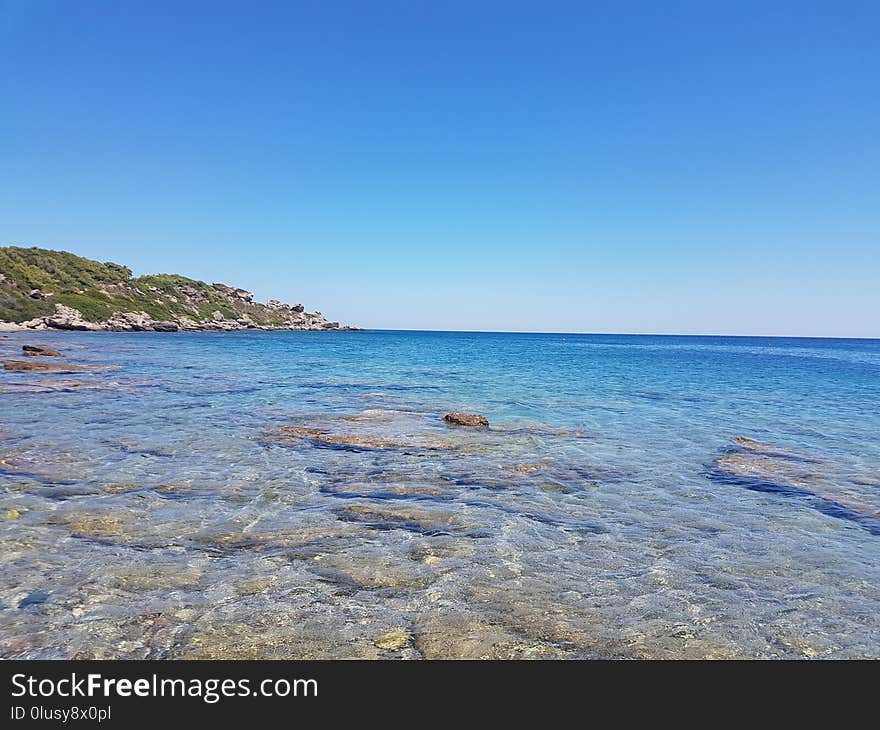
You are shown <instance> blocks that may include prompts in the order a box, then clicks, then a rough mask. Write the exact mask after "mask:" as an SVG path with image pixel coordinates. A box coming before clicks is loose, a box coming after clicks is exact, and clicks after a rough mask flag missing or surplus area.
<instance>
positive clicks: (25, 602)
mask: <svg viewBox="0 0 880 730" xmlns="http://www.w3.org/2000/svg"><path fill="white" fill-rule="evenodd" d="M48 600H49V594H48V593H47V592H46V591H34V592H33V593H29V594H28V595H26V596H25V597H24V598H22V599H21V600H20V601H19V602H18V607H19V608H27V607H28V606H39V605H40V604H41V603H45V602H46V601H48Z"/></svg>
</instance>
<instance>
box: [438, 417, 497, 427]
mask: <svg viewBox="0 0 880 730" xmlns="http://www.w3.org/2000/svg"><path fill="white" fill-rule="evenodd" d="M443 420H444V421H446V423H448V424H450V425H452V426H469V427H472V428H489V419H488V418H486V417H485V416H481V415H479V414H476V413H447V414H446V415H445V416H443Z"/></svg>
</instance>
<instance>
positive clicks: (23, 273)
mask: <svg viewBox="0 0 880 730" xmlns="http://www.w3.org/2000/svg"><path fill="white" fill-rule="evenodd" d="M248 329H254V330H256V329H261V330H348V329H353V328H351V327H342V326H340V324H339V322H332V321H330V320H328V319H327V318H326V317H325V316H324V315H323V314H321V312H307V311H306V310H305V307H304V306H303V305H302V304H286V303H284V302H281V301H279V300H277V299H270V300H269V301H268V302H266V303H265V304H262V303H260V302H256V301H254V295H253V293H251V292H249V291H247V290H246V289H240V288H238V287H233V286H227V285H226V284H207V283H205V282H203V281H197V280H195V279H188V278H186V277H184V276H179V275H177V274H155V275H147V276H140V277H136V278H135V277H132V272H131V270H130V269H128V268H127V267H125V266H121V265H119V264H114V263H100V262H98V261H92V260H90V259H86V258H82V257H80V256H75V255H74V254H71V253H67V252H65V251H49V250H46V249H40V248H18V247H15V246H8V247H5V248H2V247H0V332H16V331H21V330H81V331H95V332H97V331H110V332H178V331H194V330H210V331H217V332H225V331H233V330H248Z"/></svg>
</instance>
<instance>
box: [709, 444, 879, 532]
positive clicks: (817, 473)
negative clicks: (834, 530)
mask: <svg viewBox="0 0 880 730" xmlns="http://www.w3.org/2000/svg"><path fill="white" fill-rule="evenodd" d="M734 444H735V445H734V446H730V447H728V448H726V449H724V450H723V451H722V452H721V453H720V454H719V455H718V456H717V457H716V458H715V459H714V460H713V462H712V465H711V467H710V468H709V469H708V470H707V472H706V476H708V478H709V479H711V480H712V481H714V482H717V483H720V484H733V485H736V486H740V487H744V488H746V489H749V490H751V491H755V492H766V493H770V494H778V495H782V496H785V497H792V498H796V499H800V500H801V501H802V502H803V503H804V504H807V505H808V506H810V507H812V508H813V509H815V510H817V511H819V512H822V513H823V514H826V515H828V516H830V517H837V518H839V519H846V520H850V521H852V522H856V523H858V524H859V525H860V526H862V527H863V528H865V529H866V530H868V532H870V533H871V534H874V535H880V501H878V499H877V497H876V496H875V495H873V494H872V493H871V492H870V491H865V490H859V489H858V485H857V484H856V483H855V482H853V481H852V480H846V479H845V478H843V479H842V478H841V472H842V470H841V468H840V465H835V464H831V463H827V462H825V461H823V460H822V459H819V458H818V457H815V456H813V455H811V454H807V453H804V452H802V451H797V450H795V449H790V448H787V447H784V446H775V445H772V444H765V443H761V442H760V441H755V440H753V439H749V438H745V437H742V436H741V437H739V438H736V439H734Z"/></svg>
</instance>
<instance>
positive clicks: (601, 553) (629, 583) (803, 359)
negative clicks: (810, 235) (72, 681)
mask: <svg viewBox="0 0 880 730" xmlns="http://www.w3.org/2000/svg"><path fill="white" fill-rule="evenodd" d="M25 342H32V343H34V344H45V345H47V346H51V347H56V348H57V349H60V350H61V351H62V352H63V354H64V355H65V356H66V359H67V360H69V361H72V362H77V363H86V364H96V365H112V366H114V367H115V369H112V370H104V371H99V372H86V373H79V372H78V373H70V374H60V373H48V374H35V373H3V372H0V489H2V497H0V499H2V501H0V517H2V516H4V515H6V516H7V519H3V520H0V542H2V551H0V560H2V561H3V565H2V576H3V578H2V585H0V655H2V656H6V657H9V656H28V657H58V656H97V657H111V656H124V657H142V656H145V657H180V656H229V657H233V656H243V657H244V656H246V657H251V656H254V657H294V656H304V657H306V656H308V657H311V656H321V657H325V656H326V657H330V656H358V657H361V656H363V657H373V656H378V657H385V656H389V657H392V656H393V657H397V656H403V657H417V656H425V657H436V656H498V657H514V656H517V657H519V656H527V657H531V656H534V657H544V656H575V657H576V656H615V657H629V656H649V657H679V656H681V657H702V656H709V657H866V656H870V657H877V656H880V619H878V618H877V617H878V616H880V587H878V586H880V568H878V565H880V560H878V558H880V408H878V403H880V341H877V340H831V339H791V338H750V337H742V338H731V337H686V336H681V337H677V336H628V335H627V336H624V335H576V334H571V335H567V334H552V335H538V334H492V333H447V332H390V331H374V332H352V333H332V332H316V333H312V332H283V333H282V332H275V333H266V332H254V333H222V334H221V333H218V334H212V333H188V334H178V333H173V334H159V333H149V334H105V333H97V334H93V333H70V334H58V333H39V334H27V335H23V334H13V335H9V336H7V337H6V338H2V339H0V354H2V356H3V357H11V356H16V357H17V356H18V353H19V352H20V347H21V344H23V343H25ZM449 411H464V412H470V413H482V414H484V415H486V416H487V417H488V418H489V420H490V422H491V424H492V427H491V429H490V430H489V431H470V430H464V429H453V428H450V427H448V426H446V425H445V424H444V423H443V421H442V420H441V417H442V415H443V414H444V413H447V412H449ZM285 427H288V428H289V427H296V428H299V429H313V430H314V431H313V432H312V431H309V432H305V431H299V432H290V431H288V432H284V431H283V429H284V428H285ZM738 437H745V438H748V439H752V440H755V441H757V442H760V444H759V445H758V446H754V445H749V443H748V442H741V443H740V444H737V443H736V442H735V439H736V438H738ZM743 443H745V444H746V445H745V446H743V445H742V444H743ZM34 596H39V597H40V600H36V599H35V598H34ZM389 632H391V633H392V634H393V635H394V636H399V637H402V638H400V640H399V641H397V642H394V641H383V640H382V639H381V637H383V636H385V635H386V634H388V633H389ZM394 632H397V633H394ZM392 645H393V646H392ZM388 646H392V648H391V649H389V648H387V647H388Z"/></svg>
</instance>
